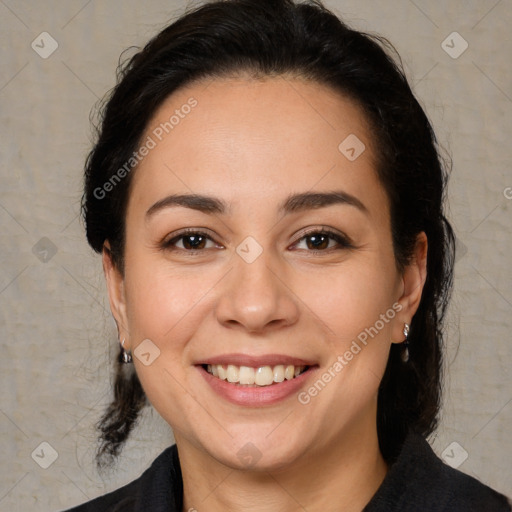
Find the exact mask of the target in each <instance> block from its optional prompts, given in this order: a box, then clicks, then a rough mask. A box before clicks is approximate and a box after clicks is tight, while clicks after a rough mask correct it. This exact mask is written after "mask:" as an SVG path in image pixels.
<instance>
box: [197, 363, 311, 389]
mask: <svg viewBox="0 0 512 512" xmlns="http://www.w3.org/2000/svg"><path fill="white" fill-rule="evenodd" d="M305 369H306V366H294V365H293V364H289V365H287V366H285V365H282V364H278V365H276V366H274V367H271V366H260V367H259V368H251V367H250V366H235V365H233V364H228V365H227V366H226V367H225V366H223V365H221V364H213V365H212V364H209V365H207V367H206V370H207V371H208V373H210V374H211V375H213V376H214V377H217V378H219V379H221V380H227V381H228V382H231V383H233V384H235V383H239V384H243V385H256V386H270V385H271V384H273V383H274V382H276V383H279V382H283V381H284V380H285V379H286V380H291V379H293V378H295V377H298V376H299V375H300V374H301V373H303V372H304V370H305Z"/></svg>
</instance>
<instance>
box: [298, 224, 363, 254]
mask: <svg viewBox="0 0 512 512" xmlns="http://www.w3.org/2000/svg"><path fill="white" fill-rule="evenodd" d="M333 242H334V243H333ZM300 245H303V247H300ZM293 247H294V248H298V249H301V250H303V249H305V250H308V251H309V252H328V251H330V250H331V249H350V248H352V247H353V245H352V243H351V242H350V240H349V239H348V237H346V236H344V235H341V234H340V233H336V232H334V231H331V230H329V229H316V230H314V231H309V233H306V234H305V235H303V236H302V238H300V239H299V241H298V242H296V243H295V244H294V246H293Z"/></svg>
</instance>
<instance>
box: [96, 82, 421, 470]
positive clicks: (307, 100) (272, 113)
mask: <svg viewBox="0 0 512 512" xmlns="http://www.w3.org/2000/svg"><path fill="white" fill-rule="evenodd" d="M186 105H188V106H189V107H186ZM172 116H174V117H172ZM166 123H167V124H166ZM344 141H345V142H344ZM143 143H145V144H146V145H147V148H149V149H148V151H144V152H143V153H146V155H145V156H144V158H143V159H142V161H141V163H140V164H139V166H138V168H137V170H136V171H134V173H135V174H134V176H133V181H132V183H131V190H130V197H129V202H128V208H127V215H126V246H125V271H124V275H121V274H120V273H119V272H118V271H117V270H116V268H115V267H113V266H112V264H111V262H110V260H109V258H108V255H107V254H106V253H105V254H104V266H105V272H106V275H107V281H108V288H109V293H110V299H111V307H112V311H113V313H114V316H115V317H116V320H117V322H118V325H119V328H120V331H121V333H120V334H121V339H122V338H126V342H125V348H129V349H131V350H132V353H134V355H135V357H134V363H135V366H136V371H137V373H138V376H139V378H140V380H141V383H142V385H143V388H144V390H145V392H146V394H147V396H148V398H149V400H150V401H151V403H152V404H153V406H154V407H155V408H156V410H157V411H158V412H159V413H160V414H161V415H162V417H163V418H164V419H165V420H166V421H167V422H168V423H169V424H170V425H171V426H172V428H173V430H174V433H175V437H176V439H177V441H178V447H179V448H180V449H181V446H180V444H181V445H182V446H189V447H191V449H194V450H198V451H199V452H201V453H203V454H204V456H206V457H211V458H213V459H215V460H216V461H219V462H221V463H223V464H226V465H228V466H230V467H235V468H243V467H244V465H247V464H248V463H251V461H252V463H254V462H257V467H260V468H265V469H269V468H273V469H277V468H284V467H287V466H288V465H290V464H294V463H297V462H298V461H299V460H301V459H302V460H305V459H308V458H310V457H314V456H319V455H321V454H322V453H325V452H327V451H330V450H333V449H335V448H334V447H336V446H342V445H343V442H344V441H347V442H348V440H350V439H354V438H355V437H354V436H355V435H356V434H357V435H361V434H362V433H370V432H372V431H375V428H376V427H375V422H376V398H377V391H378V386H379V383H380V380H381V377H382V375H383V373H384V369H385V367H386V363H387V359H388V354H389V349H390V345H391V343H392V342H395V343H398V342H401V341H403V340H404V335H403V333H402V330H403V325H404V322H410V321H411V318H412V315H413V314H414V312H415V310H416V308H417V305H418V302H419V299H420V296H421V289H422V284H423V282H424V261H423V260H422V258H421V257H420V258H419V259H418V262H419V263H413V264H411V266H410V267H408V268H407V269H406V271H405V272H403V273H399V272H398V271H397V269H396V265H395V257H394V253H393V246H392V239H391V228H390V215H389V203H388V198H387V196H386V193H385V191H384V189H383V186H382V184H381V183H380V181H379V180H378V177H377V174H376V170H375V168H376V149H375V147H374V143H373V140H372V134H371V130H370V128H369V126H368V124H367V122H366V120H365V117H364V116H363V114H362V112H361V111H360V109H359V108H358V107H357V106H356V105H355V104H354V103H353V102H352V101H351V100H349V99H346V98H344V97H343V96H341V95H340V94H339V93H337V92H334V91H332V90H330V89H328V88H325V87H324V86H321V85H319V84H316V83H311V82H306V81H304V80H300V79H297V78H285V77H274V78H268V79H265V80H259V81H257V80H251V79H249V78H243V77H239V78H226V79H215V80H213V81H208V82H206V81H204V82H201V83H195V84H192V85H189V86H187V87H186V88H183V89H181V90H180V91H178V92H176V93H174V94H173V95H172V96H171V97H169V98H168V100H167V101H166V102H165V103H164V104H163V105H162V106H161V107H160V109H159V110H158V112H157V113H156V115H155V117H154V118H153V119H152V121H151V122H150V123H149V125H148V128H147V131H146V134H145V135H144V137H143ZM363 144H364V146H363ZM199 196H204V197H199ZM422 251H423V252H422ZM422 251H420V252H419V253H418V254H419V255H420V256H421V254H423V256H424V255H425V254H426V253H425V251H426V249H425V247H424V246H423V249H422ZM423 259H424V258H423ZM422 261H423V264H422Z"/></svg>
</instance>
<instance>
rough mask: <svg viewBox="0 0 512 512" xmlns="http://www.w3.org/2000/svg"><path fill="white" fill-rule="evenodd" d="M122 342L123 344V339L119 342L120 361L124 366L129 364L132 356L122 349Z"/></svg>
mask: <svg viewBox="0 0 512 512" xmlns="http://www.w3.org/2000/svg"><path fill="white" fill-rule="evenodd" d="M124 342H125V340H124V339H123V341H122V342H121V354H120V360H121V362H122V363H124V364H129V363H131V362H132V361H133V360H132V354H131V353H130V351H129V350H125V349H124Z"/></svg>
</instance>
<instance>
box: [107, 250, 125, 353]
mask: <svg viewBox="0 0 512 512" xmlns="http://www.w3.org/2000/svg"><path fill="white" fill-rule="evenodd" d="M102 262H103V273H104V274H105V281H106V283H107V292H108V297H109V302H110V311H112V315H113V316H114V320H115V321H116V325H117V331H118V333H119V341H120V342H122V341H123V340H126V342H125V344H124V348H125V349H126V350H129V349H130V340H129V336H128V328H127V327H128V322H127V315H126V297H125V292H124V278H123V276H122V274H121V272H120V271H119V269H118V268H117V266H116V265H115V264H114V262H113V260H112V252H111V249H110V244H109V242H108V241H106V242H105V243H104V245H103V252H102Z"/></svg>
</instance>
